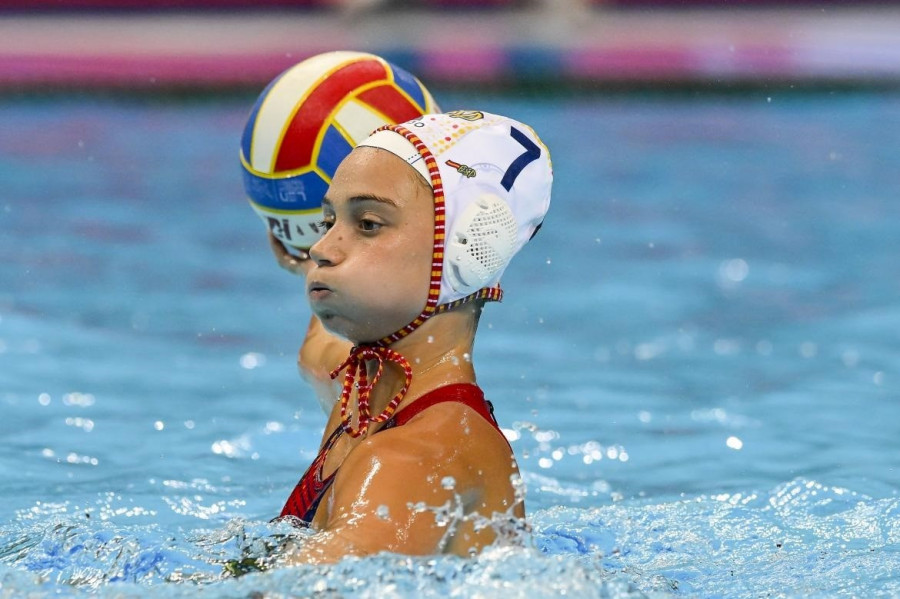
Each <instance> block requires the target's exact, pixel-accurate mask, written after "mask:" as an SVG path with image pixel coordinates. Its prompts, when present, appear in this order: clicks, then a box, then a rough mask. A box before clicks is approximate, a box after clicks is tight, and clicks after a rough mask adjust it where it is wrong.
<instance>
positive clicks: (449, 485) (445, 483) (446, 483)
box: [441, 476, 456, 491]
mask: <svg viewBox="0 0 900 599" xmlns="http://www.w3.org/2000/svg"><path fill="white" fill-rule="evenodd" d="M441 487H443V488H444V489H446V490H447V491H450V490H452V489H455V488H456V479H455V478H453V477H452V476H445V477H444V478H442V479H441Z"/></svg>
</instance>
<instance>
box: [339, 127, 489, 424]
mask: <svg viewBox="0 0 900 599" xmlns="http://www.w3.org/2000/svg"><path fill="white" fill-rule="evenodd" d="M382 129H389V130H391V131H394V132H395V133H399V134H400V135H402V136H403V137H405V138H406V139H408V140H409V141H410V143H412V144H413V146H415V148H416V149H417V150H418V151H419V153H420V154H421V155H422V157H423V158H424V159H425V165H426V166H427V167H428V173H429V175H431V188H432V190H433V193H434V245H433V248H432V258H431V280H430V283H429V287H428V297H427V298H426V301H425V307H424V308H423V310H422V312H421V314H419V316H417V317H416V318H415V319H414V320H413V321H412V322H410V323H409V324H408V325H406V326H405V327H403V328H402V329H400V330H398V331H396V332H394V333H393V334H391V335H388V336H387V337H383V338H382V339H380V340H378V341H376V342H374V343H366V344H360V345H357V346H355V347H354V348H353V349H352V350H350V355H349V356H348V357H347V359H346V360H344V361H343V363H341V365H340V366H338V367H337V368H335V369H334V370H333V371H332V372H331V378H332V379H336V378H337V377H338V375H339V374H340V373H341V371H342V370H344V369H346V370H347V372H346V373H345V374H344V383H343V385H342V388H341V422H342V424H343V427H344V431H346V432H347V434H349V435H350V436H351V437H359V436H360V435H363V434H365V433H366V431H368V429H369V424H372V423H380V422H386V421H387V420H388V419H390V417H391V416H392V415H393V414H394V412H395V411H396V410H397V406H399V405H400V402H401V401H403V397H404V396H405V395H406V392H407V390H408V389H409V384H410V382H411V381H412V366H411V365H410V363H409V361H408V360H407V359H406V358H404V357H403V356H402V355H400V354H399V353H397V352H396V351H394V350H392V349H389V348H388V347H387V346H388V345H390V344H391V343H394V342H395V341H399V340H400V339H403V338H404V337H406V336H407V335H409V334H410V333H412V332H413V331H415V330H416V329H418V328H419V327H420V326H421V325H422V323H424V322H425V321H426V320H428V319H429V318H431V317H432V316H434V315H435V314H440V313H442V312H446V311H447V310H452V309H454V308H456V307H457V306H461V305H462V304H466V303H468V302H471V301H473V300H476V299H482V300H485V301H489V300H490V301H500V298H501V297H502V296H503V292H502V291H501V290H500V285H499V284H498V285H496V286H494V287H486V288H484V289H481V290H479V291H476V292H475V293H473V294H471V295H469V296H467V297H464V298H462V299H458V300H456V301H453V302H449V303H446V304H441V305H438V301H439V300H440V295H441V276H442V273H443V268H444V237H445V235H446V233H445V227H446V223H445V219H446V209H445V206H444V184H443V182H442V180H441V172H440V169H439V168H438V165H437V160H435V158H434V155H433V154H432V153H431V152H430V151H429V150H428V148H427V147H426V146H425V143H424V142H422V140H421V139H419V137H417V136H416V135H415V134H414V133H412V132H411V131H410V130H408V129H406V128H404V127H402V126H401V125H388V126H385V127H382V128H381V129H379V131H380V130H382ZM366 360H377V361H378V369H377V370H376V372H375V375H374V376H373V377H372V380H371V381H369V373H368V372H367V370H366ZM385 361H388V362H393V363H395V364H397V365H398V366H399V367H400V368H402V369H403V372H404V374H405V376H406V382H405V384H404V385H403V388H402V389H400V391H399V392H398V393H397V394H396V395H395V396H394V397H393V399H391V401H390V403H388V406H387V407H386V408H385V409H384V411H383V412H382V413H381V414H379V415H378V416H376V417H374V418H372V417H371V415H370V414H369V396H370V394H371V393H372V388H373V387H374V386H375V383H376V382H377V381H378V379H379V377H381V373H382V372H383V370H384V363H385ZM354 385H355V386H356V388H357V393H358V410H357V411H358V413H359V415H358V419H357V426H356V428H354V427H353V424H352V422H351V415H350V410H349V407H350V396H351V395H352V393H353V387H354Z"/></svg>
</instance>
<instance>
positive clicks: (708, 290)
mask: <svg viewBox="0 0 900 599" xmlns="http://www.w3.org/2000/svg"><path fill="white" fill-rule="evenodd" d="M441 101H442V105H443V106H445V107H449V108H457V107H460V108H464V107H477V108H483V109H485V110H489V111H493V112H499V113H505V114H509V115H510V116H514V117H517V118H519V119H520V120H523V121H525V122H528V123H529V124H532V125H533V126H534V127H535V128H536V129H537V130H538V131H539V133H541V135H542V136H543V138H544V140H545V141H546V142H547V144H548V145H549V147H550V148H551V150H552V151H553V159H554V168H555V175H556V184H555V188H554V196H553V205H552V208H551V213H550V216H549V217H548V219H547V221H546V223H545V226H544V227H543V229H542V231H541V233H540V234H539V235H538V236H537V237H536V238H535V240H534V241H533V242H532V243H531V244H530V245H529V246H528V247H527V248H526V249H525V250H524V251H523V252H522V253H521V254H520V255H519V257H518V258H517V259H516V261H515V262H514V264H513V265H512V267H511V268H510V269H509V271H508V274H507V276H506V278H505V280H504V284H505V288H506V292H507V295H506V299H505V300H504V302H503V304H501V305H499V306H491V307H489V308H488V309H487V310H486V312H485V316H484V318H483V319H482V325H481V330H480V332H479V341H478V345H477V347H476V355H475V362H476V366H477V369H478V376H479V382H480V384H481V385H482V386H483V387H484V388H485V390H486V393H487V395H488V397H489V398H490V399H491V400H492V401H493V402H494V404H495V406H496V408H497V414H498V416H499V419H500V421H501V424H502V425H503V426H504V428H505V429H507V432H508V436H509V437H510V438H511V439H512V445H513V447H514V448H515V450H516V452H517V455H518V457H519V462H520V465H521V467H522V469H523V472H524V476H525V481H526V483H527V509H528V512H529V519H530V521H531V524H532V527H533V532H532V536H531V537H530V539H528V540H527V544H526V546H525V547H516V546H514V545H512V546H497V547H493V548H491V549H489V550H487V551H485V552H484V553H483V554H482V555H481V556H479V557H478V558H476V559H474V560H462V559H458V558H448V557H442V558H417V559H412V558H407V557H403V556H396V555H381V556H377V557H373V558H368V559H362V560H359V559H348V560H345V561H343V562H341V563H339V564H337V565H335V566H322V567H300V568H287V567H274V568H273V569H270V570H268V571H265V572H254V573H250V574H247V575H245V576H241V577H237V578H235V577H232V576H229V575H227V574H225V573H224V570H223V565H224V564H225V563H226V562H227V561H228V560H240V559H243V558H244V557H260V556H264V555H266V554H268V553H269V549H267V548H266V546H267V545H269V546H271V545H273V544H278V543H279V542H280V539H281V538H282V536H283V535H284V534H285V532H287V531H286V530H284V527H283V526H279V525H272V524H268V523H267V522H268V520H269V519H270V518H271V517H273V516H274V515H276V514H277V512H278V511H279V509H280V507H281V505H282V503H283V501H284V499H285V498H286V496H287V494H288V492H289V490H290V489H291V487H292V486H293V484H294V483H295V482H296V479H297V477H298V476H299V475H300V473H301V472H302V471H303V469H304V468H305V467H306V465H307V464H308V462H309V461H310V460H311V458H312V457H313V455H314V454H315V452H316V449H317V443H318V440H319V438H320V434H321V428H322V426H323V424H324V415H323V414H322V412H321V410H320V408H319V407H318V405H317V402H316V400H315V398H314V396H313V394H312V392H311V391H310V389H309V388H307V387H306V386H305V385H304V384H303V383H302V382H301V381H300V379H299V377H298V376H297V372H296V365H295V355H296V350H297V348H298V346H299V343H300V339H301V335H302V334H303V331H304V329H305V324H306V320H307V319H308V315H309V312H308V308H307V307H306V305H305V303H304V299H303V297H302V285H301V282H300V281H299V280H298V279H296V278H292V277H290V276H288V275H287V274H285V273H283V272H282V271H280V270H279V269H278V267H277V266H276V265H275V263H274V261H273V260H272V259H271V257H270V256H269V254H268V249H267V246H266V242H265V238H264V234H263V233H264V228H263V225H262V224H261V223H260V222H259V221H258V219H257V218H256V217H255V216H254V214H253V213H252V211H251V210H250V208H249V207H248V205H247V204H246V203H245V201H244V200H243V198H242V192H241V184H240V180H239V172H238V137H239V134H240V131H241V129H242V126H243V121H244V119H245V117H246V113H247V111H248V110H249V107H250V105H251V104H252V98H250V97H248V98H237V99H235V98H230V99H221V100H217V101H190V102H183V103H179V102H174V101H171V100H169V101H163V100H159V99H157V100H154V99H147V100H144V101H137V100H134V99H131V100H111V99H98V98H93V99H92V98H73V99H68V100H66V99H61V98H58V97H56V98H49V99H37V100H35V99H30V100H26V99H10V98H7V99H6V100H3V101H2V103H0V104H2V108H0V131H2V134H0V181H2V182H3V192H2V194H0V410H2V412H0V413H2V418H0V438H2V443H0V480H2V481H3V482H2V486H0V597H21V596H25V595H27V596H29V597H41V596H54V595H63V596H80V595H88V594H91V595H93V594H99V595H100V596H102V597H145V596H146V597H194V596H202V597H232V596H249V595H254V594H255V595H254V596H272V597H281V596H318V597H338V596H348V595H351V594H353V595H357V596H361V597H383V596H408V597H421V596H426V597H427V596H430V597H478V596H483V597H493V596H501V594H502V596H504V597H557V596H559V595H561V594H566V595H569V596H576V597H644V596H660V597H665V596H691V597H693V596H702V597H718V596H728V597H759V596H773V597H810V596H813V597H816V596H818V597H826V596H827V597H832V596H835V597H876V596H900V495H898V486H900V300H898V298H900V260H898V257H900V202H898V201H897V200H898V195H900V168H897V166H898V156H900V95H897V94H890V93H880V94H876V93H845V94H839V95H833V94H825V93H822V94H807V95H802V94H786V93H774V92H772V93H768V94H767V93H765V92H760V93H748V94H746V95H743V96H730V97H699V98H690V97H670V96H623V97H607V98H597V97H571V98H564V99H561V98H558V97H554V98H552V99H541V98H516V97H512V96H510V97H503V96H488V97H484V98H473V97H471V96H468V97H462V96H454V95H452V94H448V93H444V94H442V95H441Z"/></svg>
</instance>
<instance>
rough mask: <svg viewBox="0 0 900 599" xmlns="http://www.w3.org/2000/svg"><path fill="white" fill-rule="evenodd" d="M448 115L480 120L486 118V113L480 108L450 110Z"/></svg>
mask: <svg viewBox="0 0 900 599" xmlns="http://www.w3.org/2000/svg"><path fill="white" fill-rule="evenodd" d="M447 116H450V117H453V118H455V119H463V120H466V121H480V120H481V119H483V118H484V113H483V112H481V111H480V110H453V111H451V112H448V113H447Z"/></svg>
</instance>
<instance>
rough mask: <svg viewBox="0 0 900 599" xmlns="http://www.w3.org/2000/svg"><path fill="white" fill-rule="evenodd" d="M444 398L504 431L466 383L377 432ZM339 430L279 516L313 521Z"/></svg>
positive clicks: (420, 402) (426, 398) (429, 397)
mask: <svg viewBox="0 0 900 599" xmlns="http://www.w3.org/2000/svg"><path fill="white" fill-rule="evenodd" d="M446 401H455V402H458V403H461V404H465V405H466V406H468V407H470V408H472V409H473V410H475V411H476V412H478V413H479V414H480V415H481V416H482V417H483V418H484V419H485V420H487V421H488V422H489V423H490V424H491V425H492V426H493V427H494V428H496V429H497V431H498V432H500V434H501V435H502V434H503V433H502V431H500V427H499V425H498V424H497V421H496V420H495V419H494V408H493V406H491V404H490V402H489V401H487V400H486V399H484V393H483V392H482V391H481V389H479V388H478V387H477V386H476V385H471V384H468V383H459V384H454V385H447V386H445V387H439V388H437V389H435V390H433V391H429V392H428V393H426V394H425V395H423V396H422V397H420V398H418V399H417V400H415V401H414V402H413V403H411V404H410V405H409V406H407V407H406V408H405V409H403V410H400V411H399V412H397V413H396V414H395V415H394V417H393V418H391V419H390V420H388V421H387V423H385V425H384V426H383V427H382V428H381V429H379V431H378V432H381V431H383V430H387V429H389V428H394V427H396V426H403V425H404V424H406V423H407V422H409V421H410V420H411V419H412V418H413V417H414V416H416V415H418V414H419V413H421V412H422V411H424V410H426V409H428V408H430V407H431V406H433V405H435V404H439V403H444V402H446ZM342 432H344V428H343V425H340V424H339V425H338V427H337V428H336V429H335V430H334V432H333V433H331V435H329V437H328V439H326V440H325V442H324V443H323V444H322V449H320V450H319V455H317V456H316V459H315V460H313V463H312V464H310V465H309V468H307V470H306V472H305V473H304V474H303V476H302V477H301V478H300V482H298V483H297V486H296V487H294V490H293V492H291V496H290V497H288V500H287V503H285V504H284V508H282V510H281V515H280V516H279V518H283V517H285V516H294V517H295V518H299V519H300V520H301V521H302V524H303V525H305V526H309V523H310V522H312V519H313V517H314V516H315V515H316V509H317V508H318V507H319V502H320V501H322V498H323V497H324V496H325V493H326V492H327V491H328V489H329V487H331V483H332V482H334V476H335V475H336V474H337V470H335V471H334V472H332V473H331V474H330V475H329V476H328V477H327V478H324V479H323V478H322V467H323V466H324V465H325V458H326V457H327V456H328V452H329V451H330V450H331V448H332V447H334V444H335V443H336V442H337V440H338V438H340V436H341V433H342ZM376 434H377V433H376ZM504 439H506V437H504Z"/></svg>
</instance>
